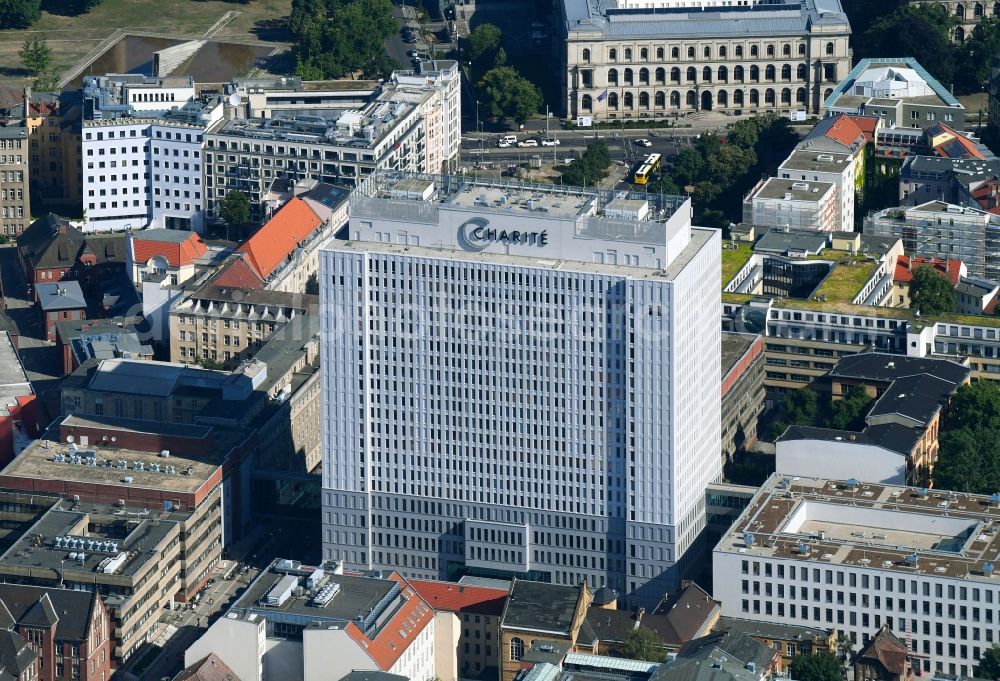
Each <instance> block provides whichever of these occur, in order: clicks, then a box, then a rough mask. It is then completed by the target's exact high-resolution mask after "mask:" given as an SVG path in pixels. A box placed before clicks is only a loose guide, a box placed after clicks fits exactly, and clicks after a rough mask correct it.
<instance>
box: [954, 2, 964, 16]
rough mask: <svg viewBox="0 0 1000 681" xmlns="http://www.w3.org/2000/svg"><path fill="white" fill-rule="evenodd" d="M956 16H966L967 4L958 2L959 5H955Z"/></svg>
mask: <svg viewBox="0 0 1000 681" xmlns="http://www.w3.org/2000/svg"><path fill="white" fill-rule="evenodd" d="M955 16H957V17H958V18H959V19H964V18H965V5H963V4H962V3H958V4H957V5H955Z"/></svg>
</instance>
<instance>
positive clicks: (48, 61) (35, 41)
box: [17, 36, 52, 77]
mask: <svg viewBox="0 0 1000 681" xmlns="http://www.w3.org/2000/svg"><path fill="white" fill-rule="evenodd" d="M17 54H18V56H20V57H21V64H22V65H23V66H24V68H26V69H28V71H30V72H31V75H33V76H36V77H37V76H40V75H42V74H43V73H45V72H47V71H48V70H49V67H51V66H52V49H51V48H50V47H49V44H48V43H47V42H46V40H45V38H44V37H41V36H35V37H33V38H28V39H27V40H25V41H24V44H23V45H21V49H20V51H19V52H18V53H17Z"/></svg>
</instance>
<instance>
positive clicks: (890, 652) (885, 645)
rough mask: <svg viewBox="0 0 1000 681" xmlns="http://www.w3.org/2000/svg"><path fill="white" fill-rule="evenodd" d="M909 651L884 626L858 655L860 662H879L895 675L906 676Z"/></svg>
mask: <svg viewBox="0 0 1000 681" xmlns="http://www.w3.org/2000/svg"><path fill="white" fill-rule="evenodd" d="M908 658H909V650H908V649H907V647H906V644H904V643H903V642H902V641H900V640H899V639H898V638H896V636H895V635H894V634H893V633H892V632H891V631H889V628H888V627H886V626H883V627H882V628H881V629H880V630H879V632H878V633H877V634H875V637H874V638H873V639H872V640H871V641H869V642H868V644H867V645H866V646H865V647H863V648H862V649H861V651H860V652H859V653H858V660H859V661H861V660H878V661H879V662H880V663H881V664H882V666H883V667H884V668H885V669H886V670H887V671H889V672H891V673H893V674H905V673H906V669H907V662H908Z"/></svg>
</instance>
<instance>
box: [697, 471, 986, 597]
mask: <svg viewBox="0 0 1000 681" xmlns="http://www.w3.org/2000/svg"><path fill="white" fill-rule="evenodd" d="M998 513H1000V503H998V502H997V501H993V500H992V499H991V497H987V496H980V495H974V494H964V493H957V492H948V491H943V490H927V489H919V488H913V487H902V486H894V485H882V484H867V483H859V482H858V481H854V480H851V481H847V482H843V481H835V480H825V479H816V478H803V477H794V478H791V477H788V476H782V475H779V474H776V473H775V474H772V475H771V477H770V478H768V480H767V481H766V482H765V483H764V485H763V486H762V487H761V488H760V490H759V491H758V492H757V494H756V495H755V496H754V498H753V499H752V500H751V502H750V504H749V505H748V506H747V508H746V509H745V510H744V511H743V513H742V514H741V515H740V517H739V518H738V519H737V521H736V522H735V523H734V524H733V526H732V528H731V529H730V531H729V532H727V533H726V534H725V535H723V537H722V539H721V540H720V541H719V543H718V544H717V545H716V547H715V552H716V553H737V554H740V555H746V556H747V557H753V556H761V557H768V558H781V559H785V560H792V561H801V562H802V563H804V564H807V565H811V566H814V567H816V566H819V565H821V564H822V563H828V564H832V565H847V566H853V567H856V568H859V569H860V568H865V569H873V570H884V571H888V572H894V573H897V574H903V575H905V574H909V575H916V574H927V575H928V576H931V577H935V576H939V577H951V578H956V579H968V580H973V581H989V580H990V577H989V576H988V575H987V574H986V573H990V574H991V573H992V567H993V561H995V560H996V559H997V555H998V553H997V552H998V550H1000V527H998V525H997V522H996V521H995V517H996V516H997V514H998ZM747 536H750V537H752V541H751V542H747V540H746V537H747ZM984 567H985V572H984Z"/></svg>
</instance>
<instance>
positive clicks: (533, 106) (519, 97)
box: [478, 66, 542, 123]
mask: <svg viewBox="0 0 1000 681" xmlns="http://www.w3.org/2000/svg"><path fill="white" fill-rule="evenodd" d="M478 89H479V93H480V96H481V97H482V102H483V104H484V108H485V109H486V115H487V117H488V118H490V119H491V120H493V121H500V120H503V119H504V118H513V119H514V120H515V121H516V122H517V123H524V122H525V121H526V120H528V118H530V117H531V116H533V115H534V114H536V113H538V109H539V107H541V105H542V92H541V90H539V89H538V87H537V86H536V85H535V84H534V83H532V82H531V81H530V80H527V79H525V78H522V77H521V75H520V74H519V73H518V72H517V71H516V70H514V69H513V68H512V67H510V66H498V67H496V68H493V69H490V70H489V71H487V72H486V73H485V74H483V77H482V79H480V81H479V86H478Z"/></svg>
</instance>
